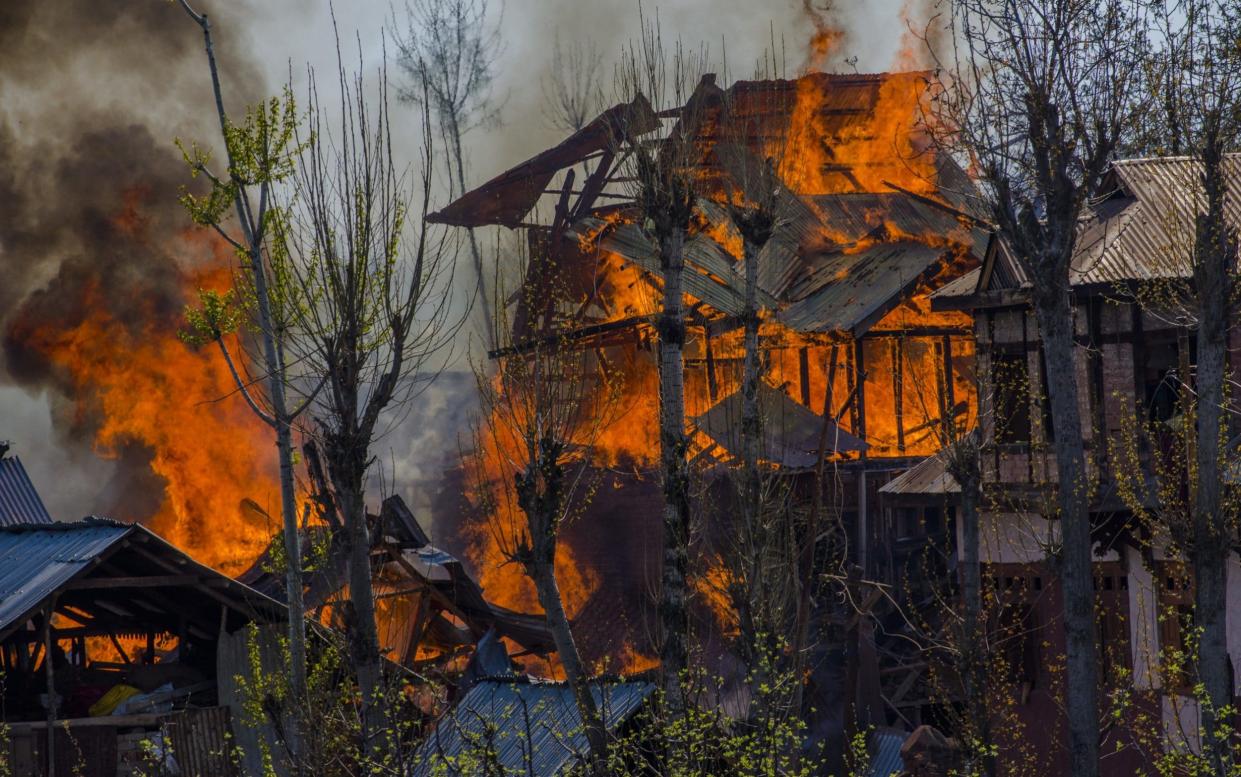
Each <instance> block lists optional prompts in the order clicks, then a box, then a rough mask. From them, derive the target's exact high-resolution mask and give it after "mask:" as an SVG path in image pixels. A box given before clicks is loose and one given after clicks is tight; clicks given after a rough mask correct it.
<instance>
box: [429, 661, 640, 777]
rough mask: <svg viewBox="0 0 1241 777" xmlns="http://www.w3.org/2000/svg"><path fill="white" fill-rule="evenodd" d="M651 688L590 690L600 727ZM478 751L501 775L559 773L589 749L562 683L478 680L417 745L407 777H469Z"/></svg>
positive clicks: (634, 706) (616, 685)
mask: <svg viewBox="0 0 1241 777" xmlns="http://www.w3.org/2000/svg"><path fill="white" fill-rule="evenodd" d="M654 690H655V686H654V685H653V684H651V683H649V682H646V681H638V680H633V681H613V682H606V683H603V684H602V690H601V688H600V686H599V685H594V686H593V687H592V689H591V692H592V694H593V695H594V697H595V703H596V704H598V705H599V712H600V714H601V716H602V717H603V723H604V726H605V727H607V728H608V729H609V730H615V729H616V728H617V727H618V726H620V725H621V724H623V723H624V722H625V721H626V720H628V719H629V718H630V717H632V716H633V715H634V714H635V713H636V712H637V711H638V709H639V708H640V707H641V706H642V704H643V703H644V702H645V701H646V698H647V697H648V696H650V694H651V693H652V692H653V691H654ZM483 748H487V749H488V750H489V751H491V752H494V755H495V757H496V760H497V761H498V762H499V766H500V767H502V768H503V769H504V770H505V773H506V774H507V773H510V771H511V773H513V774H522V775H526V774H530V775H534V777H557V776H558V775H563V774H565V773H566V772H567V771H568V769H569V768H571V767H572V766H573V765H574V764H576V763H579V762H580V761H581V760H582V758H583V757H584V756H585V755H586V753H587V752H588V751H589V746H588V744H587V742H586V735H585V734H584V733H583V731H582V720H581V716H580V715H579V714H578V711H577V704H576V703H575V702H574V701H573V693H572V691H571V690H570V689H569V687H568V686H567V685H565V684H564V683H552V682H543V681H539V680H534V679H531V678H507V677H499V678H494V677H493V678H486V679H483V680H480V681H479V682H478V683H477V684H476V685H475V686H474V687H472V688H470V690H469V691H468V692H467V693H466V694H465V696H464V697H462V699H461V701H460V702H459V703H458V704H457V706H456V707H455V708H454V709H453V710H452V712H450V713H448V714H447V715H445V716H444V717H443V718H442V719H441V720H440V722H439V723H438V724H437V725H436V727H435V730H434V731H432V732H431V735H430V736H429V737H427V741H426V742H424V743H423V745H422V747H421V748H420V749H419V752H418V755H417V758H416V760H415V765H414V768H413V777H430V775H433V774H434V775H443V776H444V777H472V776H473V775H475V774H478V773H479V771H478V769H479V764H478V763H477V761H474V760H471V759H472V757H473V758H477V756H478V754H479V753H480V752H481V751H482V749H483Z"/></svg>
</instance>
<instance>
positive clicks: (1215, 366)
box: [1192, 132, 1232, 775]
mask: <svg viewBox="0 0 1241 777" xmlns="http://www.w3.org/2000/svg"><path fill="white" fill-rule="evenodd" d="M1202 161H1203V168H1204V169H1203V175H1202V180H1203V185H1204V187H1205V189H1206V197H1207V212H1206V214H1204V215H1203V216H1201V217H1199V219H1198V224H1197V230H1196V231H1197V235H1196V245H1195V254H1196V261H1195V262H1194V285H1195V287H1196V288H1195V292H1196V295H1197V299H1198V308H1199V309H1198V336H1197V339H1198V367H1197V373H1196V386H1195V388H1196V393H1197V397H1198V400H1197V405H1196V407H1195V415H1196V416H1197V422H1198V423H1197V438H1196V440H1195V453H1196V460H1197V462H1196V463H1197V467H1196V469H1197V478H1196V488H1195V490H1194V526H1193V538H1194V539H1193V548H1192V561H1193V569H1194V578H1195V580H1196V583H1197V587H1196V589H1195V592H1194V605H1195V606H1194V622H1195V625H1196V626H1197V627H1198V628H1199V629H1201V635H1200V637H1199V642H1198V678H1199V679H1200V680H1201V682H1202V684H1203V687H1204V689H1205V690H1206V699H1205V700H1199V701H1200V704H1202V731H1203V736H1202V741H1203V743H1204V748H1205V750H1206V755H1207V757H1208V759H1209V761H1210V764H1211V769H1212V771H1213V772H1214V773H1215V774H1217V775H1224V774H1227V773H1229V771H1228V770H1229V767H1230V764H1231V760H1232V759H1231V750H1230V740H1231V737H1228V736H1224V737H1217V736H1216V732H1217V730H1219V729H1220V728H1225V729H1226V728H1229V727H1231V725H1232V724H1231V721H1229V720H1227V719H1220V717H1219V716H1220V713H1221V712H1222V711H1223V710H1224V709H1225V707H1227V706H1230V705H1231V704H1232V687H1231V683H1230V681H1229V676H1228V675H1229V672H1228V645H1227V633H1226V624H1227V621H1226V619H1227V610H1226V607H1227V597H1226V594H1227V577H1228V554H1229V548H1230V547H1231V543H1230V542H1229V537H1228V531H1227V526H1226V525H1225V518H1224V515H1223V509H1224V508H1223V504H1222V483H1221V478H1220V470H1221V469H1222V467H1223V466H1224V465H1225V460H1224V454H1225V451H1224V447H1223V446H1224V439H1223V434H1222V431H1223V430H1222V426H1223V414H1224V402H1225V394H1224V380H1225V374H1224V371H1225V362H1226V355H1227V346H1228V302H1229V297H1230V292H1231V286H1232V284H1231V277H1230V269H1231V268H1230V266H1229V265H1230V262H1229V259H1230V253H1229V251H1228V243H1229V240H1228V234H1227V226H1226V222H1225V220H1224V211H1223V208H1224V198H1225V187H1226V186H1227V183H1226V180H1225V178H1224V174H1223V173H1224V171H1223V170H1222V168H1221V163H1222V159H1221V148H1220V144H1219V143H1218V139H1217V138H1215V137H1214V136H1213V134H1212V133H1210V132H1209V133H1208V138H1207V142H1206V143H1205V149H1204V153H1203V160H1202Z"/></svg>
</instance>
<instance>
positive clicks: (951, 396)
mask: <svg viewBox="0 0 1241 777" xmlns="http://www.w3.org/2000/svg"><path fill="white" fill-rule="evenodd" d="M940 348H942V349H943V357H944V391H943V396H942V397H941V398H940V401H942V402H946V403H947V406H948V413H949V415H950V416H951V414H952V413H953V412H955V411H954V408H956V406H957V398H956V387H955V386H954V385H953V383H954V381H953V379H952V338H951V337H949V336H948V335H944V336H943V339H942V340H940Z"/></svg>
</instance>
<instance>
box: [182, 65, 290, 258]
mask: <svg viewBox="0 0 1241 777" xmlns="http://www.w3.org/2000/svg"><path fill="white" fill-rule="evenodd" d="M298 123H299V118H298V113H297V102H296V100H295V99H294V97H293V92H292V90H291V89H290V88H289V87H287V86H286V87H285V88H284V92H283V94H282V95H281V96H278V97H272V98H270V99H269V100H267V101H265V102H261V103H257V104H255V105H252V106H250V107H249V108H248V109H247V110H246V115H245V118H244V119H243V120H242V122H241V123H240V124H237V123H234V122H233V121H232V120H231V119H228V118H227V117H226V118H225V120H224V124H223V141H224V146H225V149H226V150H227V152H228V153H227V159H228V160H229V162H228V170H227V171H226V174H225V175H222V176H221V175H219V174H217V173H216V172H215V171H213V170H212V168H211V161H212V154H211V152H210V150H208V149H206V148H204V147H202V146H200V145H199V144H198V143H190V144H189V145H186V143H185V142H183V141H182V140H180V139H178V140H177V141H176V142H177V147H178V148H179V149H181V155H182V157H183V158H184V159H185V163H186V165H187V166H188V167H189V169H190V176H191V177H193V178H197V177H199V176H202V177H204V178H206V179H207V180H208V181H209V182H210V184H211V186H210V188H209V189H208V191H207V194H205V195H197V194H194V193H193V192H191V191H190V190H189V189H188V188H183V189H182V194H181V204H182V205H183V206H184V207H185V210H186V212H187V213H189V214H190V217H191V218H192V219H194V223H196V224H198V225H200V226H205V227H211V228H214V229H217V230H219V231H220V233H221V235H223V236H224V237H225V238H226V239H228V240H229V242H230V243H232V244H233V245H234V247H240V246H239V243H238V241H236V240H234V239H232V238H229V236H228V235H227V234H226V233H224V232H223V230H221V229H220V225H221V224H222V223H223V222H224V220H225V219H226V215H227V212H228V210H229V209H230V208H232V207H233V206H234V203H235V201H236V197H237V195H238V190H239V189H241V188H244V187H250V186H264V187H268V188H270V187H271V186H274V185H277V184H281V183H284V182H286V181H288V179H289V178H290V177H291V176H292V175H293V173H294V171H295V166H296V160H297V156H298V154H299V153H300V152H301V151H302V150H303V149H304V148H305V146H306V145H307V144H309V143H312V142H313V137H307V138H304V139H299V138H298V137H297V127H298ZM267 205H268V203H267V201H266V200H265V199H264V200H263V202H261V203H260V205H259V213H258V214H252V215H253V216H261V217H262V218H263V220H262V221H260V222H259V223H258V226H259V229H260V230H263V229H264V228H265V227H266V226H267V225H268V223H270V222H268V221H267V218H268V217H269V216H270V215H271V213H270V211H268V210H267V208H266V207H265V206H267Z"/></svg>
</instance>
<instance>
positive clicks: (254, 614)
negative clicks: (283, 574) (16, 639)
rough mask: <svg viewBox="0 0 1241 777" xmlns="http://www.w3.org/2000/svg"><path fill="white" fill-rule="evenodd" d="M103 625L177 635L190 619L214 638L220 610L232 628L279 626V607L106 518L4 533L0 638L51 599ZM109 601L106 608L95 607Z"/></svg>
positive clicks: (138, 529)
mask: <svg viewBox="0 0 1241 777" xmlns="http://www.w3.org/2000/svg"><path fill="white" fill-rule="evenodd" d="M53 597H56V600H57V602H58V604H70V605H72V606H73V607H75V608H77V609H79V610H83V611H86V612H88V613H90V614H92V615H97V616H99V617H102V618H111V619H115V617H116V615H117V612H118V608H119V609H120V610H121V611H123V612H128V613H129V615H128V616H121V618H122V619H125V618H128V619H129V621H130V622H132V623H133V625H134V627H135V630H138V627H139V626H140V624H141V623H143V622H152V623H157V624H158V625H160V626H161V627H163V628H167V629H168V630H176V628H177V626H178V623H179V622H181V621H182V620H188V621H189V622H190V623H191V624H192V627H193V628H195V629H196V631H197V633H198V634H199V636H206V637H210V636H214V635H215V634H216V633H217V632H218V630H219V628H220V618H221V612H220V611H221V607H222V606H223V607H224V608H226V609H227V610H228V613H229V615H230V616H231V620H230V621H229V623H230V627H235V626H236V625H239V624H240V623H241V622H246V621H251V620H277V619H280V618H283V617H284V613H285V608H284V606H283V605H281V604H280V603H279V602H277V601H275V600H273V599H270V598H268V597H267V596H264V595H263V594H261V593H259V592H258V591H255V590H253V589H251V588H248V587H246V586H245V585H242V584H241V583H239V582H237V581H236V580H233V579H232V578H230V577H228V576H226V575H223V574H221V573H219V572H216V571H215V570H213V569H210V568H209V567H206V566H203V565H202V564H199V563H198V562H196V561H194V560H193V559H192V558H190V557H189V556H187V555H186V554H185V553H183V552H182V551H180V550H178V549H177V548H175V547H174V546H172V545H170V544H169V543H167V542H165V541H164V540H163V539H161V538H160V537H159V536H158V535H156V534H155V533H153V532H151V531H150V530H148V529H146V528H144V527H142V526H139V525H137V524H124V523H119V522H116V521H112V520H108V519H106V518H93V517H92V518H86V519H84V520H82V521H78V522H76V523H47V524H17V525H13V526H5V527H0V639H4V638H7V637H8V636H9V635H10V634H12V633H13V631H14V630H16V629H18V628H20V627H21V626H22V625H23V624H24V623H25V622H26V621H27V620H29V619H30V618H31V617H33V616H35V615H36V614H38V613H39V612H40V611H41V610H42V609H43V608H44V607H45V606H46V605H47V604H48V603H49V602H50V601H51V600H52V599H53ZM100 601H104V602H106V603H107V604H106V605H105V606H102V609H96V608H95V604H96V603H98V602H100Z"/></svg>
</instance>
